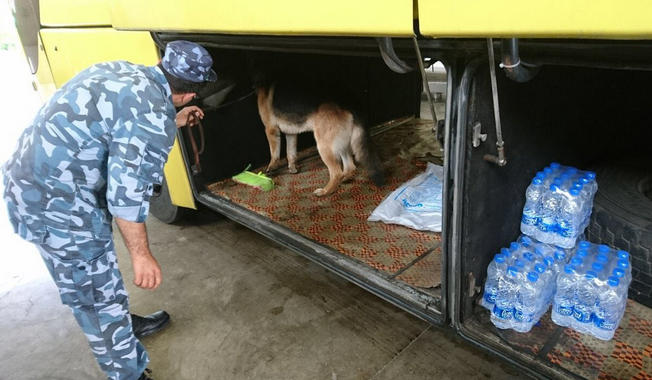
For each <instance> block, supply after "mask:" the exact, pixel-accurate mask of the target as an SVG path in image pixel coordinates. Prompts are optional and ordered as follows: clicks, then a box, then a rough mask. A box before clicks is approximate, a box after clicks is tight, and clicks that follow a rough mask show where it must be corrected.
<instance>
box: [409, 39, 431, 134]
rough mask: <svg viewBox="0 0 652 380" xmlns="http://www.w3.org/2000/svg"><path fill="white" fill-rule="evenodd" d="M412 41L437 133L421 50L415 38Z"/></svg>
mask: <svg viewBox="0 0 652 380" xmlns="http://www.w3.org/2000/svg"><path fill="white" fill-rule="evenodd" d="M412 41H414V50H415V52H416V54H417V62H419V71H420V72H421V80H422V82H423V89H424V91H425V92H426V97H427V98H428V105H429V106H430V113H431V114H432V123H433V127H432V130H433V131H435V132H436V131H437V114H436V113H435V103H434V102H433V100H432V94H431V93H430V86H429V85H428V77H427V76H426V69H425V67H424V66H423V59H422V58H421V50H420V49H419V43H418V42H417V38H416V37H412Z"/></svg>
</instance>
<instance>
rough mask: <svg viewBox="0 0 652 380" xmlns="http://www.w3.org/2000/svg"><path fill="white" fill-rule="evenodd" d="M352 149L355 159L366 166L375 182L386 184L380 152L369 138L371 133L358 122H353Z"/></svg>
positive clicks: (379, 184) (378, 184)
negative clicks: (379, 156) (377, 151)
mask: <svg viewBox="0 0 652 380" xmlns="http://www.w3.org/2000/svg"><path fill="white" fill-rule="evenodd" d="M351 149H352V150H353V155H354V156H355V159H356V160H357V161H358V162H360V163H362V165H364V166H365V168H366V169H367V171H368V173H369V178H371V180H372V181H373V183H374V184H375V185H376V186H378V187H380V186H382V185H384V184H385V174H384V173H383V165H382V163H381V162H380V158H378V154H377V153H376V150H375V148H374V146H373V144H372V142H371V139H370V138H369V135H368V134H367V132H366V131H365V129H364V127H362V126H361V125H360V124H358V123H355V122H354V123H353V134H352V136H351Z"/></svg>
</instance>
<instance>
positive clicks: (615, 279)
mask: <svg viewBox="0 0 652 380" xmlns="http://www.w3.org/2000/svg"><path fill="white" fill-rule="evenodd" d="M619 283H620V280H619V279H618V277H614V276H610V277H609V280H607V284H609V286H613V287H616V286H618V284H619Z"/></svg>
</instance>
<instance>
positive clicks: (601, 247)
mask: <svg viewBox="0 0 652 380" xmlns="http://www.w3.org/2000/svg"><path fill="white" fill-rule="evenodd" d="M598 252H600V253H609V246H608V245H604V244H600V245H599V246H598Z"/></svg>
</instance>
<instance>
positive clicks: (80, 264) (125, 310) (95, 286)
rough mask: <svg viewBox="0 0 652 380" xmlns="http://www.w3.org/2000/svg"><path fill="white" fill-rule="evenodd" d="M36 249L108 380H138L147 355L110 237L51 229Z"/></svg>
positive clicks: (146, 361)
mask: <svg viewBox="0 0 652 380" xmlns="http://www.w3.org/2000/svg"><path fill="white" fill-rule="evenodd" d="M37 247H38V250H39V252H40V254H41V256H42V257H43V261H44V262H45V265H46V267H47V269H48V271H49V272H50V275H52V278H53V279H54V282H55V284H56V285H57V287H58V288H59V294H60V296H61V301H62V302H63V303H64V304H65V305H68V306H69V307H70V308H71V309H72V312H73V314H74V316H75V318H76V319H77V323H78V324H79V326H80V327H81V329H82V330H83V331H84V334H85V335H86V338H87V339H88V343H89V345H90V347H91V350H92V351H93V355H95V359H96V360H97V362H98V363H99V365H100V367H101V369H102V371H104V372H105V373H106V374H107V376H108V377H109V379H115V380H123V379H125V380H132V379H138V377H140V375H141V374H142V373H143V371H144V370H145V367H146V366H147V363H148V362H149V357H148V355H147V351H145V348H144V347H143V345H142V344H141V343H140V341H138V339H136V337H135V336H134V333H133V330H132V324H131V316H130V315H129V298H128V296H127V291H126V290H125V287H124V283H123V281H122V275H121V273H120V270H119V269H118V261H117V258H116V254H115V250H114V246H113V240H112V239H111V238H107V239H106V240H97V239H94V238H93V237H92V236H91V234H90V233H86V232H83V231H81V232H70V231H59V230H51V229H49V230H48V233H47V236H46V238H45V240H44V242H43V243H41V244H37Z"/></svg>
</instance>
